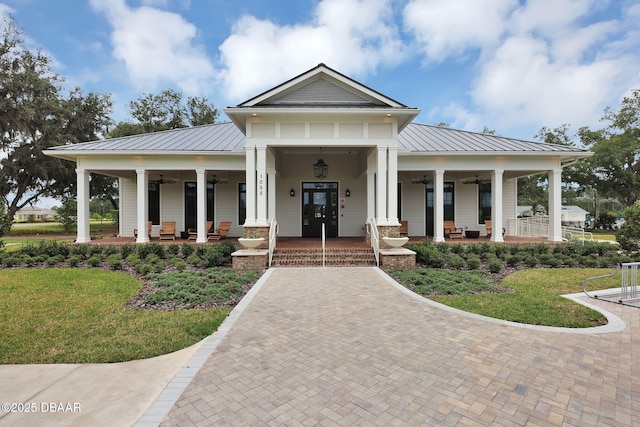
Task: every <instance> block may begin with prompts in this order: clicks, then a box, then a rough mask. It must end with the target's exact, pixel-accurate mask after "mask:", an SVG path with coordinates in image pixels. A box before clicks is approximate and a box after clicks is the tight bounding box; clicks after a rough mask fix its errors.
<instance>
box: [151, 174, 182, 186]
mask: <svg viewBox="0 0 640 427" xmlns="http://www.w3.org/2000/svg"><path fill="white" fill-rule="evenodd" d="M163 177H164V175H162V174H160V179H157V180H155V181H153V182H155V183H156V184H160V185H162V184H175V183H176V180H174V179H164V178H163Z"/></svg>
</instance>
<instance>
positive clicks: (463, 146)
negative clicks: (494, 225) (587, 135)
mask: <svg viewBox="0 0 640 427" xmlns="http://www.w3.org/2000/svg"><path fill="white" fill-rule="evenodd" d="M398 143H399V145H400V151H401V152H411V153H416V154H417V153H487V154H488V153H496V152H503V153H532V152H533V153H536V152H537V153H550V152H551V153H552V152H556V153H559V154H561V153H564V154H571V153H587V152H588V151H587V150H584V149H581V148H577V147H570V146H564V145H555V144H546V143H542V142H534V141H525V140H521V139H514V138H506V137H502V136H496V135H490V134H483V133H475V132H468V131H462V130H456V129H450V128H445V127H439V126H431V125H421V124H415V123H410V124H409V125H408V126H407V127H406V128H405V129H404V130H403V131H402V132H401V133H400V134H399V135H398ZM244 146H245V135H244V134H243V133H242V132H241V131H240V129H238V127H237V126H236V125H235V124H234V123H232V122H225V123H216V124H211V125H203V126H196V127H190V128H181V129H173V130H168V131H162V132H153V133H148V134H143V135H133V136H127V137H123V138H113V139H106V140H100V141H92V142H85V143H80V144H73V145H65V146H58V147H52V148H51V151H67V152H103V153H105V152H127V151H130V152H140V151H160V152H171V151H175V152H189V151H193V152H207V151H211V152H231V151H238V150H242V151H244V150H243V149H244Z"/></svg>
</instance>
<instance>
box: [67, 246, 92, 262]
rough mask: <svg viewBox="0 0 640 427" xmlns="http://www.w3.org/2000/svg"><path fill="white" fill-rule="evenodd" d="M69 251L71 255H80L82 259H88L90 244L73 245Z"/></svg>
mask: <svg viewBox="0 0 640 427" xmlns="http://www.w3.org/2000/svg"><path fill="white" fill-rule="evenodd" d="M69 253H70V254H71V255H79V256H81V257H82V259H83V260H84V259H87V255H88V254H89V246H88V245H73V246H71V248H70V249H69Z"/></svg>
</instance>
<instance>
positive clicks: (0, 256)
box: [0, 240, 235, 275]
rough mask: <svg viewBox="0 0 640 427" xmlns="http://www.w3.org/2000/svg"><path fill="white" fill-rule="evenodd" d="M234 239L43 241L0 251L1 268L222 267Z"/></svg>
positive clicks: (146, 271) (146, 270)
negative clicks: (198, 241) (166, 242)
mask: <svg viewBox="0 0 640 427" xmlns="http://www.w3.org/2000/svg"><path fill="white" fill-rule="evenodd" d="M234 251H235V246H234V245H233V244H232V243H231V242H222V243H220V244H216V245H208V246H203V245H193V244H190V243H183V244H178V243H174V244H170V245H161V244H159V243H148V244H143V245H134V244H126V245H121V246H116V245H69V244H65V243H58V242H56V241H52V240H42V241H40V242H38V243H35V244H29V245H26V246H24V247H22V248H20V249H18V250H16V251H13V252H6V251H0V267H5V268H9V267H35V266H56V267H64V266H69V267H87V266H88V267H102V268H105V267H107V268H110V269H112V270H122V269H124V268H125V267H127V266H128V267H131V268H133V269H134V270H135V271H136V272H137V273H138V274H142V275H146V274H149V273H159V272H162V271H164V270H165V269H166V268H167V267H173V269H175V270H178V271H183V270H185V269H186V268H187V266H188V265H191V266H193V267H197V268H211V267H221V266H226V265H230V264H231V253H232V252H234Z"/></svg>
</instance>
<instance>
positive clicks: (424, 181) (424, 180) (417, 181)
mask: <svg viewBox="0 0 640 427" xmlns="http://www.w3.org/2000/svg"><path fill="white" fill-rule="evenodd" d="M431 182H432V181H431V180H430V179H427V175H424V176H423V177H422V179H417V178H416V179H412V180H411V183H412V184H424V185H427V184H430V183H431Z"/></svg>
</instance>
